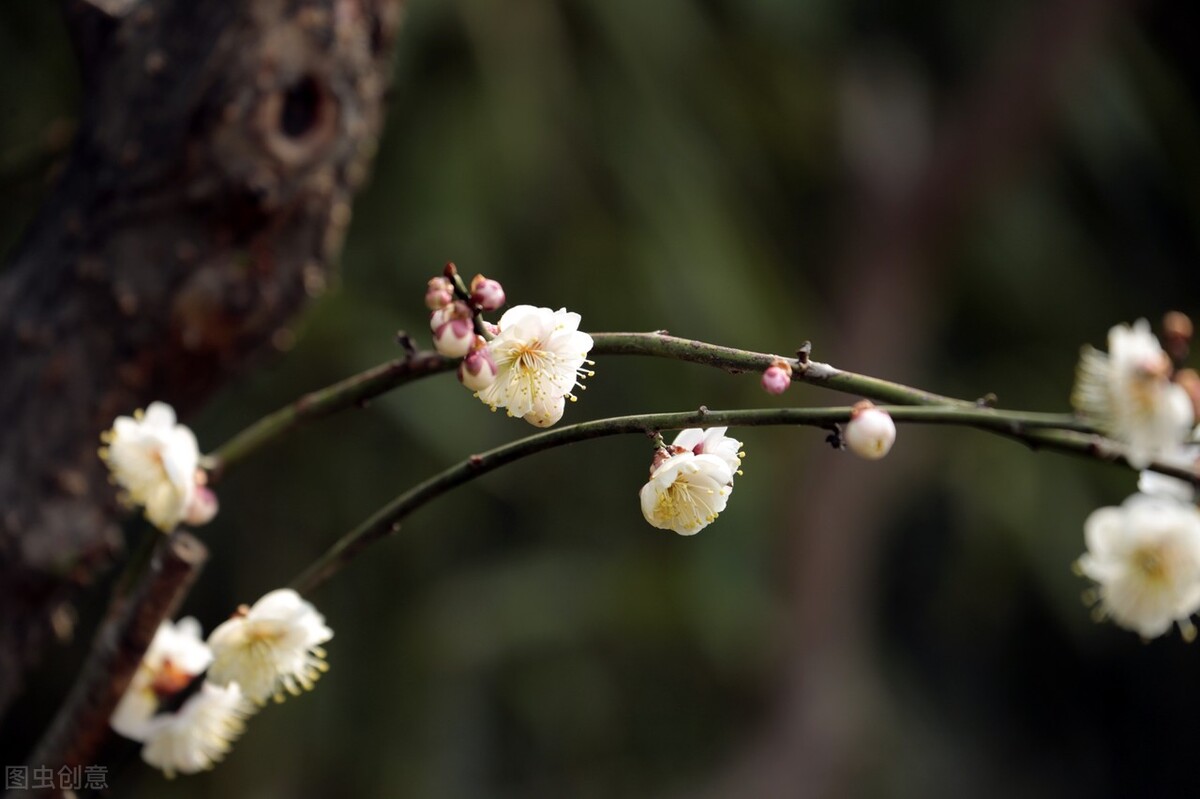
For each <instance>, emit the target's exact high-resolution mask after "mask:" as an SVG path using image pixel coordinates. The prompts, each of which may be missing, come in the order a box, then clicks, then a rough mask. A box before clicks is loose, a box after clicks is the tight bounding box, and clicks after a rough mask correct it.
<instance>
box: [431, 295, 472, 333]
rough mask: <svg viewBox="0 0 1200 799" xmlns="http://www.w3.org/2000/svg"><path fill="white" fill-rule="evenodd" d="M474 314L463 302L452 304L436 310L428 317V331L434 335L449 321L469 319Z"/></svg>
mask: <svg viewBox="0 0 1200 799" xmlns="http://www.w3.org/2000/svg"><path fill="white" fill-rule="evenodd" d="M472 316H474V314H473V313H472V312H471V309H470V307H469V306H468V305H467V304H466V303H465V302H452V303H450V304H449V305H444V306H442V307H441V308H438V309H436V310H435V311H434V312H433V313H431V314H430V315H429V329H430V330H432V331H433V332H434V333H436V332H437V331H438V329H439V328H440V327H441V326H442V325H444V324H446V323H447V322H449V321H452V320H454V319H470V318H471V317H472Z"/></svg>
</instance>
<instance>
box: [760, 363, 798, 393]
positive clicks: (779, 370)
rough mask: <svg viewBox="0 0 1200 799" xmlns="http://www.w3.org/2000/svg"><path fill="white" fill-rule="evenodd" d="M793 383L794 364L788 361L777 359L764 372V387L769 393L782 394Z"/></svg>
mask: <svg viewBox="0 0 1200 799" xmlns="http://www.w3.org/2000/svg"><path fill="white" fill-rule="evenodd" d="M791 384H792V365H791V364H790V363H788V362H787V361H784V360H778V361H775V363H773V364H771V365H770V366H768V367H767V368H766V370H765V371H764V372H763V373H762V387H763V390H764V391H766V392H767V393H768V394H782V393H783V392H785V391H787V389H788V386H790V385H791Z"/></svg>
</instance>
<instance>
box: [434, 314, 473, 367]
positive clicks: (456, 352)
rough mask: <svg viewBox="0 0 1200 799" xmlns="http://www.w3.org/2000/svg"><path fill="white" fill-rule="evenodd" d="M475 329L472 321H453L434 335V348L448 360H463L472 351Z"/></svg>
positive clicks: (444, 325)
mask: <svg viewBox="0 0 1200 799" xmlns="http://www.w3.org/2000/svg"><path fill="white" fill-rule="evenodd" d="M474 341H475V327H474V326H473V325H472V324H471V320H470V319H451V320H450V321H449V322H446V323H445V324H443V325H442V326H441V327H439V328H438V329H437V331H436V332H435V333H434V334H433V348H434V349H435V350H437V351H438V352H439V353H441V354H442V355H445V356H446V357H447V358H461V357H463V356H464V355H466V354H467V353H468V352H470V351H471V344H472V343H474Z"/></svg>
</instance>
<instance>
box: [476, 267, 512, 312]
mask: <svg viewBox="0 0 1200 799" xmlns="http://www.w3.org/2000/svg"><path fill="white" fill-rule="evenodd" d="M471 302H473V303H475V304H476V305H478V306H479V307H480V308H482V309H483V310H485V311H494V310H496V309H497V308H500V307H502V306H503V305H504V287H503V286H501V285H500V281H498V280H492V279H491V278H487V277H484V276H483V275H476V276H475V277H473V278H471Z"/></svg>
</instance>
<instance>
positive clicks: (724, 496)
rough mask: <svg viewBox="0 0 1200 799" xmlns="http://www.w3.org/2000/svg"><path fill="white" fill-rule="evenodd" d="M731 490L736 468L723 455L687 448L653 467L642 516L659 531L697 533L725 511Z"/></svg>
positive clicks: (643, 495)
mask: <svg viewBox="0 0 1200 799" xmlns="http://www.w3.org/2000/svg"><path fill="white" fill-rule="evenodd" d="M735 457H736V456H735ZM656 460H657V458H656ZM732 491H733V471H732V470H731V469H730V468H729V462H728V461H727V460H726V459H725V458H724V457H722V456H720V455H716V454H711V455H710V454H702V455H697V454H696V453H694V452H692V451H691V450H684V451H683V452H679V453H678V454H675V455H670V456H669V457H667V458H666V459H665V460H663V461H662V462H661V463H659V464H658V465H656V466H655V467H654V468H653V469H652V470H651V472H650V481H649V482H648V483H646V485H644V486H642V491H641V500H642V515H643V516H645V517H646V521H648V522H649V523H650V524H651V525H653V526H655V527H657V528H659V529H660V530H674V531H675V532H677V533H679V534H680V535H695V534H696V533H698V532H700V531H701V530H703V529H704V528H705V527H707V526H708V525H709V524H711V523H712V522H713V521H714V520H715V519H716V518H717V516H718V515H719V514H720V513H721V511H723V510H725V505H726V503H727V502H729V495H730V493H731V492H732Z"/></svg>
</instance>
